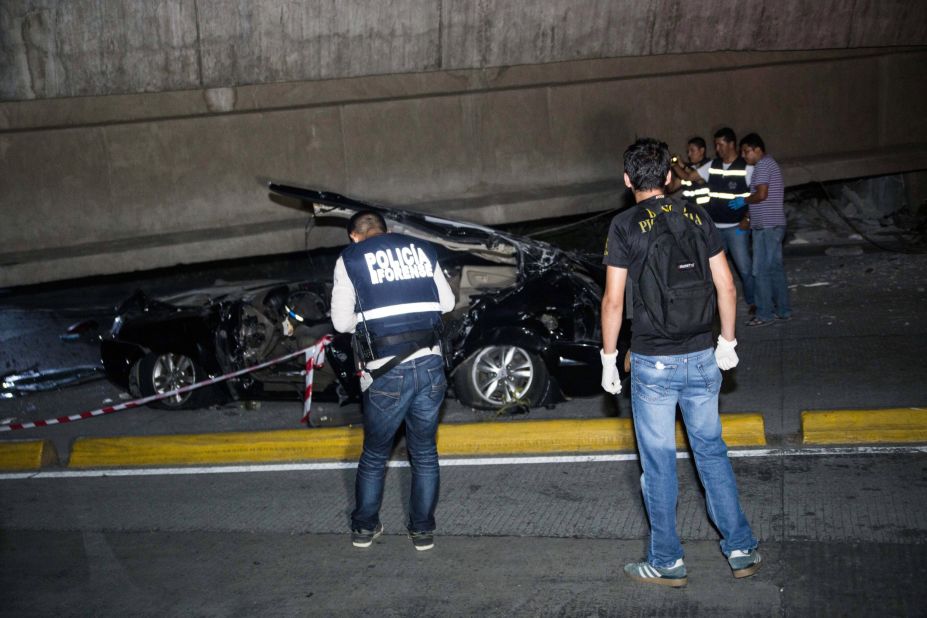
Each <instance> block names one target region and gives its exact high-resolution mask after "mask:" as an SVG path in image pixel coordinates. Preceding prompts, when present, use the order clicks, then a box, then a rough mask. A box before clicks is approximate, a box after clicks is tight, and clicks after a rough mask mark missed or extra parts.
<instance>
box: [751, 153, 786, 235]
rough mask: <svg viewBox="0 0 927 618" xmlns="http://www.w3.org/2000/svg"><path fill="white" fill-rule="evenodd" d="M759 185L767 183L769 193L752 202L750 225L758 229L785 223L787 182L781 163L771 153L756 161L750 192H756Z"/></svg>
mask: <svg viewBox="0 0 927 618" xmlns="http://www.w3.org/2000/svg"><path fill="white" fill-rule="evenodd" d="M759 185H766V186H767V187H768V193H767V195H766V199H765V200H763V201H762V202H758V203H756V204H750V227H751V228H752V229H754V230H756V229H760V228H764V227H775V226H778V225H785V205H784V203H783V202H784V198H785V183H784V182H783V181H782V170H780V169H779V164H778V163H776V160H775V159H773V158H772V157H771V156H769V155H765V156H764V157H763V158H762V159H760V160H759V161H757V162H756V166H755V168H754V170H753V178H751V179H750V192H751V193H753V192H755V191H756V188H757V186H759Z"/></svg>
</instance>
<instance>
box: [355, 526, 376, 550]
mask: <svg viewBox="0 0 927 618" xmlns="http://www.w3.org/2000/svg"><path fill="white" fill-rule="evenodd" d="M381 534H383V524H382V523H380V524H377V527H376V528H374V529H373V530H351V543H352V544H353V545H354V547H370V545H371V543H373V540H374V539H375V538H377V537H378V536H380V535H381Z"/></svg>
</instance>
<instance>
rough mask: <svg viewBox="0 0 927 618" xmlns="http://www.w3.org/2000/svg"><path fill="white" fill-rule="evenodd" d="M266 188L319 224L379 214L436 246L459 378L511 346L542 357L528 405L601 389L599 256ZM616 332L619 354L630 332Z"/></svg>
mask: <svg viewBox="0 0 927 618" xmlns="http://www.w3.org/2000/svg"><path fill="white" fill-rule="evenodd" d="M269 188H270V190H271V191H272V192H274V193H277V194H280V195H284V196H287V197H290V198H295V199H298V200H300V201H302V202H304V203H308V204H311V206H312V210H313V213H314V215H315V216H316V217H317V218H318V219H322V218H326V217H335V218H338V219H348V218H350V217H351V216H352V215H354V214H355V213H356V212H358V211H359V210H363V209H370V210H374V211H377V212H379V213H380V214H381V215H383V217H384V219H386V222H387V225H388V227H389V229H390V231H393V232H401V233H404V234H408V235H410V236H413V237H416V238H422V239H424V240H428V241H429V242H431V243H432V244H434V245H435V246H436V247H437V248H438V249H439V259H440V263H441V266H442V268H443V270H444V272H445V275H446V277H447V279H448V282H449V283H450V284H451V288H452V289H453V290H454V292H455V294H456V295H457V297H458V302H457V306H456V308H455V311H454V312H452V313H451V314H450V315H449V316H446V319H445V328H446V342H447V345H446V346H445V347H446V349H447V354H448V355H449V357H450V358H449V365H450V366H451V368H452V373H454V374H457V373H459V372H461V371H466V370H467V369H468V368H467V363H468V360H470V359H472V358H473V357H474V355H476V354H477V353H479V352H480V350H482V349H485V348H486V347H487V346H490V345H495V346H514V347H517V348H520V349H523V350H526V351H527V352H529V353H530V354H532V355H536V356H537V357H539V358H541V359H542V360H543V363H544V369H545V370H546V374H547V375H548V376H549V380H548V384H547V385H546V388H545V389H544V393H543V394H542V395H540V396H539V397H537V398H536V399H535V400H534V401H531V402H530V403H531V404H532V405H537V404H539V403H552V402H555V401H558V400H562V399H563V397H564V396H573V395H591V394H596V393H598V392H600V385H599V383H600V377H601V361H600V359H599V348H600V346H601V331H600V319H599V311H600V304H601V298H602V286H603V284H604V280H605V269H604V266H602V265H601V263H600V262H601V258H600V256H598V255H593V254H585V253H580V252H573V251H564V250H562V249H559V248H557V247H555V246H553V245H550V244H548V243H544V242H540V241H537V240H534V239H530V238H525V237H521V236H517V235H513V234H508V233H506V232H503V231H500V230H495V229H493V228H490V227H486V226H482V225H478V224H474V223H465V222H460V221H453V220H450V219H446V218H441V217H436V216H433V215H428V214H422V213H414V212H410V211H406V210H402V209H398V208H392V207H384V206H375V205H370V204H365V203H363V202H358V201H356V200H352V199H350V198H346V197H344V196H341V195H338V194H335V193H325V192H320V191H313V190H309V189H302V188H299V187H291V186H286V185H278V184H271V185H270V187H269ZM480 262H484V264H481V263H480ZM506 268H508V269H510V272H508V273H506V272H505V269H506ZM474 278H475V279H476V280H474ZM622 330H623V337H622V341H621V342H619V348H620V352H621V353H622V354H623V353H624V351H626V350H627V349H628V347H629V330H630V329H627V328H625V329H622ZM622 371H623V368H622ZM474 379H476V378H474ZM455 385H456V386H457V388H456V390H457V393H456V394H457V396H458V397H461V394H462V393H461V392H460V391H461V387H462V386H463V387H466V386H467V384H466V381H465V380H460V379H455ZM476 390H479V389H478V388H477V389H476ZM473 394H474V393H471V395H473ZM477 394H478V393H477ZM468 403H471V404H473V403H480V402H474V401H468ZM482 403H487V404H488V403H491V402H490V401H482Z"/></svg>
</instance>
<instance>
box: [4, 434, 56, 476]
mask: <svg viewBox="0 0 927 618" xmlns="http://www.w3.org/2000/svg"><path fill="white" fill-rule="evenodd" d="M57 463H58V452H57V451H56V450H55V445H54V444H52V442H51V440H9V441H6V440H4V441H2V442H0V470H38V469H40V468H42V467H43V466H52V465H55V464H57Z"/></svg>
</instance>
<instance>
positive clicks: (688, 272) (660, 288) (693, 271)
mask: <svg viewBox="0 0 927 618" xmlns="http://www.w3.org/2000/svg"><path fill="white" fill-rule="evenodd" d="M677 209H678V210H677ZM681 209H682V205H681V204H673V210H672V211H670V212H667V211H664V210H662V209H660V211H659V212H658V213H657V216H656V217H655V218H654V219H653V227H651V229H650V231H649V232H648V233H647V236H648V237H649V240H648V246H647V254H646V256H645V257H644V267H643V270H642V271H641V274H640V277H639V278H638V280H637V286H636V287H637V289H636V290H635V292H636V293H637V294H638V295H639V296H640V299H641V301H642V302H643V306H644V309H645V310H646V312H647V315H648V316H649V317H650V322H651V324H652V325H653V327H654V330H656V331H657V332H658V333H659V334H660V335H661V336H663V337H666V338H668V339H678V338H680V337H689V336H692V335H697V334H700V333H704V332H707V331H710V330H711V329H712V327H713V324H714V318H715V312H716V310H717V300H716V295H715V286H714V283H713V281H712V278H711V269H710V267H709V265H708V241H707V238H706V234H705V232H704V230H702V229H701V228H700V227H699V226H698V225H696V224H695V223H694V222H693V221H690V220H689V219H688V217H686V216H685V215H683V214H682V213H681V212H679V211H680V210H681Z"/></svg>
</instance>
